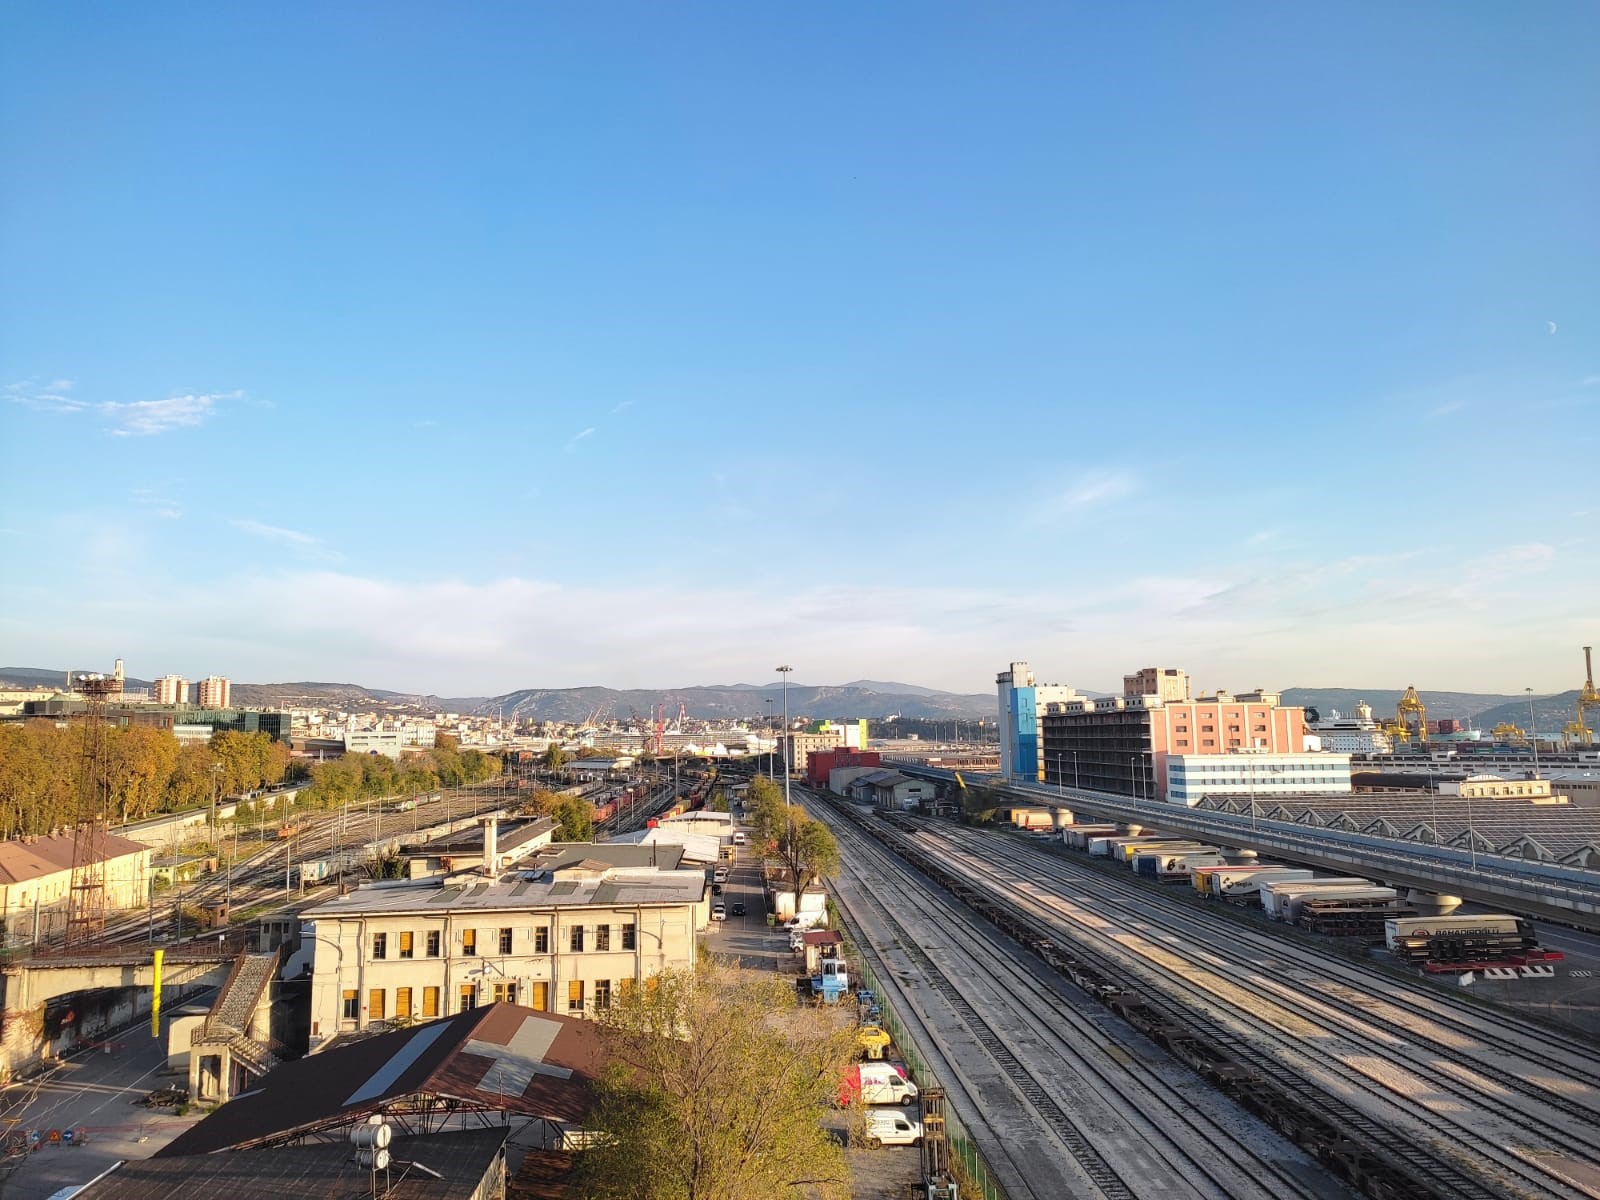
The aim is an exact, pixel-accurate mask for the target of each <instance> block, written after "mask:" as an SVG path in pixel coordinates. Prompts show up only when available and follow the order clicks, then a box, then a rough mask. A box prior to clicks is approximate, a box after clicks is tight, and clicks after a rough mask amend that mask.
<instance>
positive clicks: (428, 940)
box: [372, 921, 638, 960]
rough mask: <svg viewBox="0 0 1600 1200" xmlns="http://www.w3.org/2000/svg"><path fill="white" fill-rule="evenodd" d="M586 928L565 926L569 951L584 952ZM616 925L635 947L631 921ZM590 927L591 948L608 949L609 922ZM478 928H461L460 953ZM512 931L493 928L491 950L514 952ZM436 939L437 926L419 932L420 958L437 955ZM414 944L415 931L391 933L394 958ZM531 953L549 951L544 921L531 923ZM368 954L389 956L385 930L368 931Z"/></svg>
mask: <svg viewBox="0 0 1600 1200" xmlns="http://www.w3.org/2000/svg"><path fill="white" fill-rule="evenodd" d="M588 928H589V927H588V926H584V925H573V926H571V927H570V928H569V929H568V930H567V948H568V949H569V950H570V951H571V952H572V953H574V954H582V953H583V952H584V949H585V944H586V942H587V940H588V938H587V930H588ZM617 928H618V932H619V934H620V939H619V940H620V941H621V943H622V944H621V947H620V948H621V949H623V950H632V949H635V947H636V946H637V938H638V930H637V928H636V927H635V925H634V924H633V923H632V922H631V921H630V922H628V923H627V924H624V925H620V926H618V927H617ZM593 929H594V948H595V949H596V950H610V949H611V926H610V925H595V926H593ZM480 932H482V931H481V930H478V929H463V930H462V931H461V953H462V954H464V955H466V956H467V957H469V958H470V957H473V956H475V955H477V953H478V947H479V941H478V934H479V933H480ZM515 932H516V931H515V929H513V928H512V927H511V926H509V925H508V926H503V927H501V928H500V929H497V930H493V931H492V934H493V937H494V945H495V946H496V948H497V949H496V950H495V951H493V953H499V954H514V953H516V951H515V949H514V947H515V945H516V938H515V936H514V935H515ZM440 942H441V934H440V931H439V930H437V929H430V930H427V931H426V932H425V933H424V934H423V938H422V942H421V946H422V955H423V957H424V958H438V957H439V951H440ZM417 947H418V941H417V935H416V934H415V933H413V932H411V931H410V930H403V931H401V932H400V933H397V934H395V957H397V958H415V957H416V956H417ZM531 953H533V954H549V953H550V927H549V926H548V925H536V926H534V928H533V949H532V951H531ZM372 957H373V959H374V960H378V959H386V958H388V957H389V934H388V933H375V934H373V935H372Z"/></svg>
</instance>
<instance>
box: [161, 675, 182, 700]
mask: <svg viewBox="0 0 1600 1200" xmlns="http://www.w3.org/2000/svg"><path fill="white" fill-rule="evenodd" d="M155 702H156V703H157V704H187V703H189V681H188V680H187V679H185V678H184V677H183V676H182V675H163V676H162V677H161V678H160V679H158V680H156V682H155Z"/></svg>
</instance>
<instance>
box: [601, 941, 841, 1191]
mask: <svg viewBox="0 0 1600 1200" xmlns="http://www.w3.org/2000/svg"><path fill="white" fill-rule="evenodd" d="M599 1023H600V1026H601V1037H602V1039H603V1040H604V1042H605V1045H606V1047H607V1049H608V1051H609V1056H610V1061H609V1065H608V1066H607V1068H606V1069H605V1071H604V1072H603V1073H602V1076H601V1079H600V1081H599V1085H598V1088H597V1102H596V1105H595V1107H594V1109H593V1111H592V1112H591V1113H590V1115H589V1117H588V1119H587V1120H586V1122H585V1124H586V1126H587V1127H588V1128H590V1129H592V1130H594V1131H596V1132H598V1133H600V1134H603V1135H609V1136H605V1137H602V1138H600V1139H598V1140H597V1144H596V1145H594V1146H593V1147H592V1148H591V1149H589V1150H587V1151H585V1152H584V1155H583V1157H582V1159H581V1161H580V1163H579V1167H578V1171H577V1174H578V1184H577V1188H578V1195H579V1196H580V1197H583V1200H800V1198H801V1197H805V1198H808V1200H845V1198H847V1197H848V1196H849V1195H850V1187H849V1177H848V1172H847V1169H846V1167H845V1162H844V1152H843V1148H842V1147H841V1146H840V1145H839V1144H838V1143H837V1142H836V1141H835V1140H834V1139H833V1138H832V1137H831V1136H830V1135H829V1133H828V1132H827V1131H826V1130H825V1129H824V1128H823V1127H822V1119H823V1117H824V1114H825V1111H826V1109H827V1106H828V1104H829V1102H830V1101H831V1100H832V1099H833V1098H834V1097H835V1095H836V1094H837V1092H838V1089H839V1081H840V1078H841V1075H842V1073H843V1071H844V1070H845V1068H846V1066H847V1065H848V1064H849V1062H850V1061H851V1060H852V1059H853V1057H854V1050H855V1048H854V1038H853V1032H854V1031H853V1030H851V1029H849V1028H848V1027H846V1026H844V1025H843V1024H841V1023H840V1022H838V1021H837V1020H836V1019H835V1014H834V1013H833V1012H832V1011H831V1010H827V1009H821V1008H815V1007H810V1006H807V1007H801V1006H799V1005H798V1004H797V1003H796V1001H795V993H794V988H793V987H792V986H790V985H789V983H788V981H787V980H786V979H785V978H784V977H782V976H779V975H776V974H773V973H772V972H767V971H741V970H739V969H738V968H735V967H732V966H729V965H728V964H726V963H723V962H718V961H716V960H714V959H713V960H707V961H704V962H702V963H701V964H699V965H698V966H697V967H695V968H694V969H692V970H691V969H681V970H672V971H667V972H665V973H664V974H662V975H659V976H657V977H656V978H654V979H652V980H650V981H649V983H648V984H647V986H645V987H643V988H634V989H628V990H625V991H624V992H623V993H622V996H621V997H620V999H619V1001H618V1002H617V1003H616V1004H615V1005H614V1006H613V1007H612V1008H610V1009H608V1010H606V1011H604V1012H602V1013H601V1014H600V1017H599Z"/></svg>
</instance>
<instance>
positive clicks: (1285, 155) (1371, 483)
mask: <svg viewBox="0 0 1600 1200" xmlns="http://www.w3.org/2000/svg"><path fill="white" fill-rule="evenodd" d="M461 7H462V8H464V11H461V12H457V11H452V7H451V6H446V7H441V6H437V5H406V4H393V5H381V6H380V5H344V6H287V7H286V6H282V5H246V4H240V5H226V6H221V7H207V6H194V5H176V4H151V5H111V4H103V5H85V4H71V3H68V4H60V5H45V4H15V5H8V6H6V7H5V8H4V9H0V172H3V174H4V177H5V178H6V179H7V180H8V183H7V185H6V186H5V188H4V189H3V190H0V388H3V389H4V392H3V396H4V402H3V403H0V470H3V471H4V473H5V476H6V479H7V481H8V483H9V486H8V487H7V489H6V497H7V503H6V506H5V512H4V515H3V517H0V554H3V556H4V561H5V564H6V566H5V569H4V571H3V572H0V661H3V662H5V663H8V664H14V665H38V666H53V667H55V666H69V665H79V666H81V665H101V664H108V663H109V660H110V658H112V657H113V656H116V655H121V656H123V657H125V658H126V659H127V660H128V664H129V670H130V671H131V672H133V673H135V674H139V675H144V676H150V675H156V674H161V673H164V672H167V671H178V672H183V673H186V674H190V675H195V674H207V673H211V672H219V673H223V674H227V675H230V676H232V677H233V678H235V679H242V680H251V681H265V680H280V679H308V678H310V679H323V680H350V681H355V682H361V683H366V684H368V685H371V686H383V687H393V688H406V689H410V688H418V689H427V690H432V691H436V692H440V693H442V694H453V695H460V694H470V693H483V692H498V691H504V690H508V689H511V688H515V687H521V686H551V687H559V686H571V685H578V684H588V683H605V684H610V685H614V686H628V687H634V686H640V687H655V686H660V687H669V686H674V685H682V684H688V683H711V682H731V681H736V680H748V681H754V682H764V681H766V680H768V679H770V678H771V677H772V672H771V670H770V668H771V667H772V666H773V665H774V664H776V663H777V662H779V661H780V660H782V661H788V662H792V663H793V664H794V665H795V667H796V678H797V679H801V680H803V681H806V682H818V683H820V682H830V681H834V682H836V681H842V680H844V679H850V678H858V677H863V676H865V677H871V678H880V679H882V678H900V679H905V680H907V681H910V682H916V683H922V684H928V685H932V686H942V687H949V688H952V689H956V690H970V691H986V690H989V689H990V688H991V687H992V686H993V675H994V672H995V671H996V670H998V669H1000V668H1002V667H1003V666H1004V664H1005V663H1006V662H1008V661H1009V660H1011V659H1013V658H1025V659H1028V660H1030V661H1031V662H1032V663H1033V664H1034V666H1035V669H1036V670H1037V671H1038V672H1039V673H1040V674H1041V676H1043V677H1046V678H1049V679H1050V680H1052V681H1060V682H1067V683H1074V684H1077V685H1079V686H1082V687H1087V688H1105V687H1110V686H1114V685H1115V684H1116V681H1117V679H1118V678H1119V677H1120V675H1121V673H1122V672H1123V671H1124V670H1128V669H1132V668H1134V667H1137V666H1140V665H1144V664H1147V663H1160V664H1164V665H1179V666H1184V667H1186V668H1187V669H1189V670H1190V671H1191V673H1193V674H1195V675H1196V677H1197V679H1198V681H1199V682H1200V683H1201V684H1202V685H1203V686H1207V687H1213V686H1227V687H1235V688H1243V687H1250V686H1269V687H1270V686H1292V685H1296V684H1300V685H1313V684H1322V685H1330V686H1331V685H1345V686H1373V687H1377V686H1403V685H1405V684H1407V683H1416V684H1417V685H1418V686H1420V687H1424V688H1426V687H1433V688H1451V689H1459V690H1503V689H1515V690H1520V689H1521V688H1522V687H1524V686H1532V687H1534V688H1536V689H1537V690H1541V691H1544V690H1559V689H1561V688H1564V687H1570V686H1573V685H1574V683H1575V682H1576V681H1577V676H1578V674H1579V665H1580V659H1579V651H1578V646H1579V645H1580V644H1582V643H1583V642H1600V623H1597V618H1596V611H1597V610H1596V606H1595V602H1594V596H1595V594H1596V588H1597V585H1600V570H1597V557H1596V550H1597V546H1596V542H1595V541H1594V538H1593V531H1594V529H1595V524H1596V517H1597V516H1600V496H1597V495H1596V494H1595V490H1594V488H1593V486H1592V484H1591V482H1590V481H1592V480H1593V478H1594V476H1595V460H1596V438H1595V432H1594V431H1595V428H1596V417H1597V415H1600V335H1597V329H1600V287H1597V285H1596V281H1597V280H1600V221H1597V220H1596V213H1600V156H1597V155H1596V152H1595V149H1594V147H1595V144H1596V133H1597V123H1600V73H1597V72H1596V71H1595V70H1594V69H1593V62H1592V50H1593V47H1594V46H1595V45H1596V44H1597V41H1600V8H1596V7H1595V6H1593V5H1589V4H1581V3H1568V4H1563V3H1550V4H1542V5H1493V4H1486V3H1485V4H1470V3H1469V4H1461V3H1439V4H1426V3H1419V4H1413V5H1405V6H1394V5H1385V4H1370V5H1361V4H1349V5H1337V6H1322V7H1311V6H1282V5H1271V4H1261V5H1253V4H1217V5H1188V4H1172V5H1158V4H1148V5H1128V6H1114V8H1115V11H1112V10H1111V9H1108V8H1107V7H1106V6H1089V5H1082V6H1075V5H1062V4H1040V5H965V6H963V5H955V4H941V3H933V4H927V3H915V4H911V3H906V4H897V3H882V4H873V5H859V4H842V3H841V4H827V3H823V4H807V5H798V4H761V5H735V4H723V5H705V4H684V5H658V4H639V5H629V4H606V5H577V4H571V5H504V6H499V5H468V6H461Z"/></svg>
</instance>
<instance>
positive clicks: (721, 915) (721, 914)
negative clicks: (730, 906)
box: [711, 904, 728, 921]
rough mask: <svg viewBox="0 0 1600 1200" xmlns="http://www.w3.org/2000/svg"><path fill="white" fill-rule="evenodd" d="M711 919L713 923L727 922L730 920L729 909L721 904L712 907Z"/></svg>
mask: <svg viewBox="0 0 1600 1200" xmlns="http://www.w3.org/2000/svg"><path fill="white" fill-rule="evenodd" d="M711 919H712V920H713V921H726V920H727V919H728V910H727V908H726V907H725V906H723V905H721V904H713V905H712V906H711Z"/></svg>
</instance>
